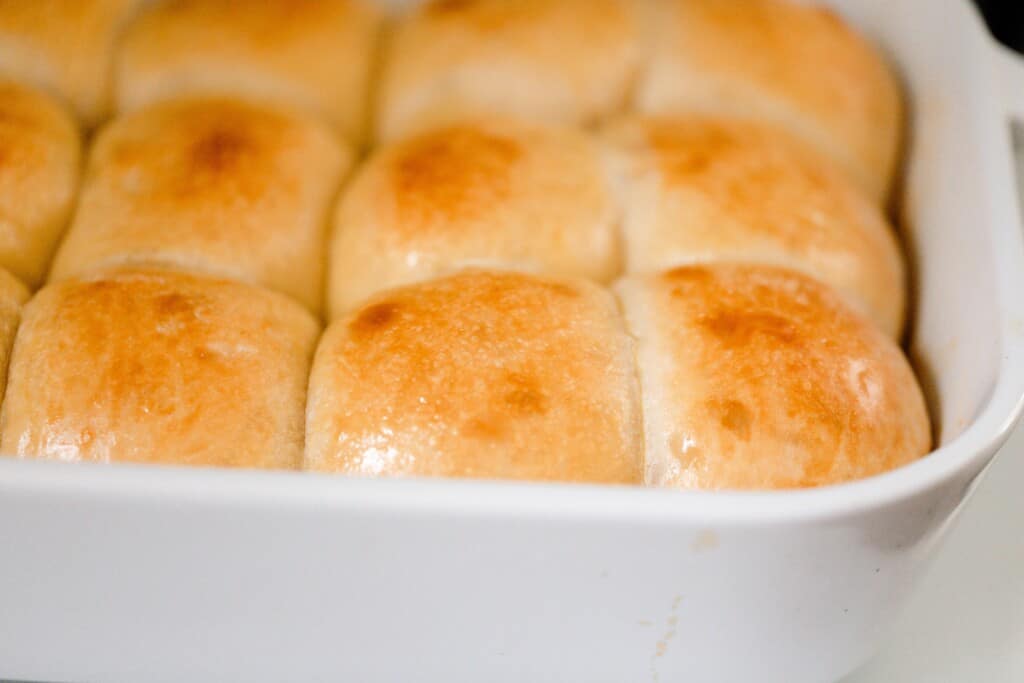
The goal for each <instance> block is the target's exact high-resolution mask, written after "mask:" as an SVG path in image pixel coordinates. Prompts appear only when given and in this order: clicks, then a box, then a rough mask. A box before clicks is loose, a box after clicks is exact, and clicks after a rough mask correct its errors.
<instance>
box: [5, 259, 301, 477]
mask: <svg viewBox="0 0 1024 683" xmlns="http://www.w3.org/2000/svg"><path fill="white" fill-rule="evenodd" d="M317 332H318V325H317V323H316V322H315V321H314V320H313V318H312V316H310V314H309V313H308V312H307V311H305V310H304V309H303V308H302V307H301V306H299V305H298V304H295V303H294V302H292V301H291V300H290V299H288V298H287V297H284V296H281V295H279V294H275V293H273V292H269V291H267V290H263V289H260V288H257V287H251V286H248V285H243V284H237V283H234V282H231V281H228V280H214V279H205V278H201V277H198V276H194V275H189V274H184V273H178V272H174V271H163V270H155V269H146V270H131V269H116V270H111V271H107V272H104V273H102V274H98V275H96V276H95V277H92V278H89V279H83V280H77V279H76V280H69V281H66V282H61V283H58V284H54V285H50V286H48V287H45V288H44V289H42V290H41V291H40V292H39V293H38V294H37V295H36V297H35V298H34V299H33V300H32V301H31V302H30V303H29V304H28V305H27V306H26V307H25V310H24V319H23V324H22V326H21V328H20V329H19V331H18V337H17V340H16V342H15V346H14V353H13V356H12V361H11V373H10V383H9V385H8V391H7V400H6V401H5V402H4V405H3V414H2V418H0V434H2V437H0V452H3V453H5V454H14V455H18V456H22V457H37V458H49V459H54V460H65V461H79V460H83V461H84V460H89V461H101V462H113V461H123V462H144V463H175V464H184V465H219V466H229V467H260V468H271V467H279V468H295V467H297V466H298V465H299V464H300V462H301V459H302V439H303V434H302V429H303V411H304V404H305V390H306V380H307V377H308V375H307V373H308V370H309V363H310V360H311V357H312V353H313V349H314V347H315V343H316V336H317Z"/></svg>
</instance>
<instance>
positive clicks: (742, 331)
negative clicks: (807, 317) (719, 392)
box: [698, 309, 799, 347]
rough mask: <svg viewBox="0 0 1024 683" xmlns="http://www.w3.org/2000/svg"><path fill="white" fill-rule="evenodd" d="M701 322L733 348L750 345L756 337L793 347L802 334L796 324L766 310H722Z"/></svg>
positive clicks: (722, 341)
mask: <svg viewBox="0 0 1024 683" xmlns="http://www.w3.org/2000/svg"><path fill="white" fill-rule="evenodd" d="M698 322H699V323H700V325H701V326H702V327H704V328H705V329H706V330H708V331H709V332H711V334H713V335H715V337H716V338H717V339H718V341H719V342H721V343H722V344H724V345H725V346H729V347H736V346H744V345H746V344H750V343H751V342H752V341H753V339H754V337H755V336H756V335H759V334H760V335H765V336H767V337H771V338H772V339H773V341H776V342H779V343H782V344H786V345H793V344H795V343H796V341H797V339H798V337H799V335H798V333H797V330H796V328H795V327H794V326H793V323H792V321H790V320H786V319H785V318H782V317H780V316H777V315H774V314H772V313H767V312H764V311H741V310H729V309H724V310H719V311H716V312H714V313H711V314H709V315H705V316H701V317H700V318H699V319H698Z"/></svg>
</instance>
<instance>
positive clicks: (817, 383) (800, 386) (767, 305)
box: [618, 265, 931, 489]
mask: <svg viewBox="0 0 1024 683" xmlns="http://www.w3.org/2000/svg"><path fill="white" fill-rule="evenodd" d="M618 293H619V295H620V300H621V301H622V304H623V307H624V310H625V314H626V321H627V325H628V327H629V329H630V331H631V333H632V334H633V335H634V336H635V337H636V338H637V340H638V345H639V348H638V354H637V363H638V367H639V374H640V384H641V392H642V395H643V403H644V430H645V433H646V451H647V453H646V458H647V460H646V468H645V469H646V472H645V477H646V482H647V483H648V484H650V485H654V486H665V487H674V488H687V489H788V488H802V487H811V486H821V485H826V484H838V483H842V482H846V481H850V480H854V479H860V478H862V477H868V476H871V475H875V474H879V473H882V472H885V471H887V470H890V469H892V468H895V467H898V466H900V465H904V464H907V463H909V462H911V461H913V460H915V459H917V458H919V457H921V456H923V455H925V454H926V453H927V452H928V450H929V447H930V442H931V437H930V429H929V422H928V414H927V412H926V408H925V403H924V399H923V397H922V395H921V390H920V388H919V387H918V384H917V381H916V379H915V378H914V374H913V372H912V370H911V368H910V366H909V364H908V363H907V361H906V359H905V358H904V356H903V354H902V352H901V351H900V349H899V347H897V346H896V345H895V344H894V343H893V342H892V341H891V340H890V339H889V338H888V337H886V336H885V335H884V334H882V332H880V331H879V330H878V329H877V328H876V327H875V326H874V325H872V324H871V323H870V322H868V321H867V320H866V319H865V318H863V317H861V316H860V315H858V314H857V313H855V312H854V311H853V310H852V309H849V308H847V307H846V305H845V304H843V302H842V301H841V300H840V299H839V298H838V297H837V296H836V295H835V294H833V292H832V290H830V289H828V288H827V287H825V286H824V285H821V284H819V283H817V282H816V281H814V280H811V279H810V278H807V277H806V276H803V275H801V274H799V273H796V272H795V271H788V270H784V269H779V268H771V267H765V266H733V265H715V266H688V267H683V268H678V269H676V270H672V271H669V272H667V273H663V274H657V275H643V276H634V277H630V278H627V279H625V280H624V281H623V282H621V283H620V284H619V286H618Z"/></svg>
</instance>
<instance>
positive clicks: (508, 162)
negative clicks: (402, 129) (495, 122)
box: [394, 126, 523, 229]
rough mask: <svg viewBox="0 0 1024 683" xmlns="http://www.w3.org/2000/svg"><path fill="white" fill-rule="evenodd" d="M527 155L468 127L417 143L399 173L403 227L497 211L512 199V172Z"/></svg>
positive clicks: (397, 183)
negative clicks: (517, 163) (503, 203)
mask: <svg viewBox="0 0 1024 683" xmlns="http://www.w3.org/2000/svg"><path fill="white" fill-rule="evenodd" d="M522 155H523V150H522V148H521V147H520V146H519V145H518V144H517V143H516V142H515V141H513V140H510V139H508V138H505V137H500V136H497V135H493V134H490V133H487V132H485V131H482V130H479V129H476V128H472V127H468V126H463V127H455V128H447V129H444V130H441V131H437V132H434V133H431V134H428V135H424V136H422V137H420V138H418V139H416V140H413V141H412V142H411V143H410V144H409V145H408V146H407V147H406V148H405V149H403V150H402V152H401V156H400V157H399V158H398V159H397V160H396V163H395V168H394V185H395V196H396V198H397V202H398V208H399V212H400V213H401V215H402V221H401V223H403V224H407V225H409V226H410V229H420V228H422V227H424V226H425V225H429V224H431V223H434V222H436V223H438V224H440V225H442V226H443V225H447V220H446V219H453V218H456V217H464V216H467V215H470V216H472V215H475V214H476V213H478V212H480V211H484V210H493V205H494V203H495V202H498V201H501V200H502V199H504V198H505V197H506V196H507V195H508V192H509V187H510V184H511V177H510V176H511V168H512V166H513V164H515V163H516V162H517V161H518V160H519V159H520V158H521V157H522ZM435 219H440V220H435Z"/></svg>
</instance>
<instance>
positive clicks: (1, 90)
mask: <svg viewBox="0 0 1024 683" xmlns="http://www.w3.org/2000/svg"><path fill="white" fill-rule="evenodd" d="M80 164H81V140H80V138H79V133H78V128H77V126H76V125H75V122H74V120H73V119H72V118H71V115H70V114H69V113H68V112H67V111H65V110H64V108H63V107H61V106H60V105H59V104H58V103H57V102H56V101H54V100H52V99H51V98H50V97H48V96H46V95H44V94H43V93H42V92H39V91H36V90H33V89H31V88H28V87H25V86H22V85H19V84H16V83H14V82H11V81H2V80H0V266H2V267H4V268H6V269H8V270H10V271H11V272H12V273H13V274H14V275H16V276H17V277H18V278H19V279H21V281H22V282H24V283H25V284H27V285H29V286H30V287H37V286H38V285H39V284H40V283H41V282H42V280H43V278H44V276H45V275H46V271H47V269H48V268H49V267H50V259H51V258H52V256H53V252H54V249H56V247H57V241H58V240H59V239H60V236H61V234H62V233H63V231H64V228H65V227H66V226H67V222H68V217H69V216H70V214H71V207H72V205H73V203H74V200H75V193H76V191H77V188H78V176H79V165H80Z"/></svg>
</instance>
